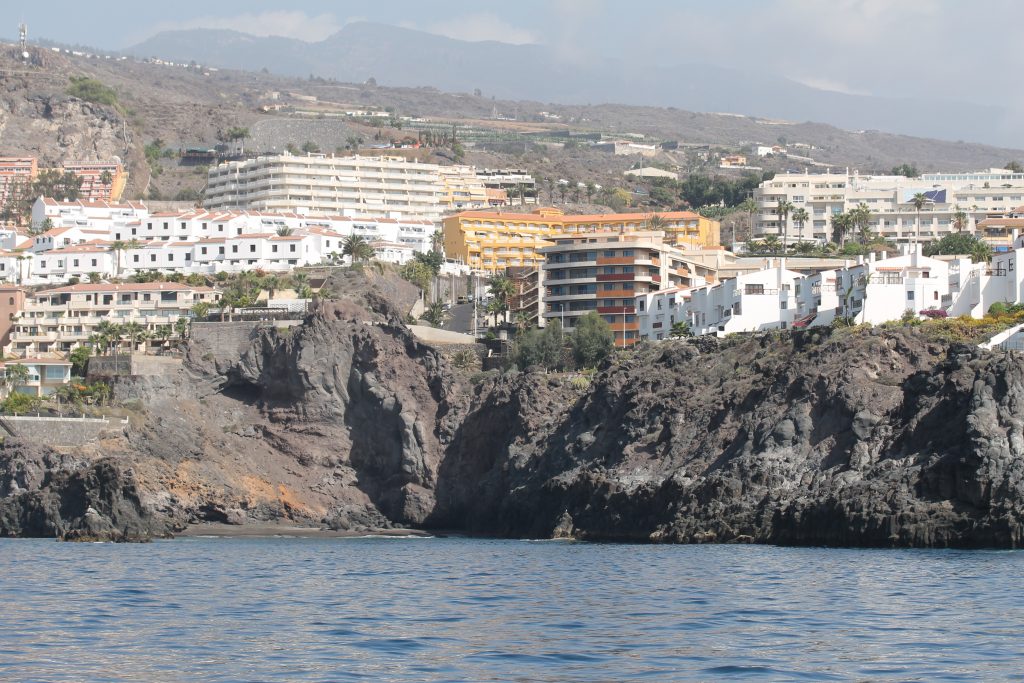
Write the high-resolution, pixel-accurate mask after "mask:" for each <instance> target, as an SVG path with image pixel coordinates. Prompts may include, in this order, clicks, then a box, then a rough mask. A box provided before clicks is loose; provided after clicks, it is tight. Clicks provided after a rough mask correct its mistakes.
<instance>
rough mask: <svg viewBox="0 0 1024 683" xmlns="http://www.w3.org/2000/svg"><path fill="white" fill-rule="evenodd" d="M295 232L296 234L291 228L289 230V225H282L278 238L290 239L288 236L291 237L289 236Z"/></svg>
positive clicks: (278, 229)
mask: <svg viewBox="0 0 1024 683" xmlns="http://www.w3.org/2000/svg"><path fill="white" fill-rule="evenodd" d="M293 232H294V230H292V229H291V228H289V227H288V226H287V225H282V226H279V227H278V228H277V236H278V237H288V236H289V235H291V234H292V233H293Z"/></svg>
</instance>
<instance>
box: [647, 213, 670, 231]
mask: <svg viewBox="0 0 1024 683" xmlns="http://www.w3.org/2000/svg"><path fill="white" fill-rule="evenodd" d="M644 222H645V223H646V224H647V229H648V230H659V231H664V230H665V228H667V227H668V221H667V220H665V217H664V216H662V215H661V214H660V213H651V214H648V216H647V218H646V219H645V220H644Z"/></svg>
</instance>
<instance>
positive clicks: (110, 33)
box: [0, 0, 1024, 106]
mask: <svg viewBox="0 0 1024 683" xmlns="http://www.w3.org/2000/svg"><path fill="white" fill-rule="evenodd" d="M0 18H2V20H0V35H6V36H14V35H15V34H16V30H17V29H16V26H17V24H18V22H19V21H26V22H27V23H28V24H29V34H30V38H31V37H36V38H39V37H44V38H50V39H53V40H57V41H61V42H67V43H78V44H85V45H95V46H97V47H102V48H109V49H116V48H121V47H126V46H128V45H132V44H134V43H137V42H139V41H141V40H143V39H144V38H146V37H148V36H150V35H152V34H153V33H156V32H158V31H161V30H165V29H174V28H194V27H207V28H232V29H237V30H239V31H245V32H248V33H253V34H258V35H271V34H272V35H284V36H289V37H293V38H300V39H303V40H308V41H316V40H322V39H323V38H325V37H327V36H328V35H330V34H331V33H333V32H335V31H337V30H338V29H340V28H341V27H342V26H344V25H345V24H346V23H349V22H353V21H360V20H369V21H376V22H382V23H388V24H398V25H402V26H407V27H410V28H417V29H421V30H425V31H430V32H433V33H439V34H443V35H447V36H451V37H454V38H461V39H469V40H487V39H490V40H502V41H505V42H514V43H545V44H548V45H552V46H554V47H556V48H558V50H559V51H560V52H561V54H563V55H564V56H565V57H566V58H568V59H580V60H587V59H591V58H594V57H613V58H621V59H624V60H629V61H638V62H642V63H655V64H660V65H666V66H671V65H674V64H683V63H687V62H704V63H710V64H717V65H722V66H730V67H736V68H741V69H746V70H752V71H768V72H772V73H776V74H779V75H782V76H787V77H789V78H792V79H794V80H797V81H800V82H802V83H806V84H808V85H814V86H817V87H822V88H827V89H830V90H839V91H843V92H851V93H867V94H877V95H890V96H893V95H894V96H914V95H927V96H929V97H932V98H941V99H951V100H973V101H975V102H979V103H987V104H1011V105H1017V106H1019V105H1021V104H1022V100H1024V94H1021V92H1022V91H1021V89H1020V88H1019V87H1017V86H1018V84H1019V82H1020V80H1019V78H1018V77H1019V75H1020V74H1021V73H1022V68H1024V51H1021V50H1020V48H1019V33H1020V30H1021V26H1022V25H1024V2H1022V1H1021V0H704V1H703V2H696V1H690V0H618V1H615V0H516V1H515V2H481V1H480V0H475V1H472V2H467V1H463V0H429V1H426V0H389V1H388V2H367V1H366V0H360V1H359V2H337V1H336V2H316V1H314V0H289V1H282V0H244V1H243V0H217V1H216V2H210V0H202V1H200V0H175V1H174V2H162V3H155V2H135V3H125V2H123V1H121V2H113V1H108V0H91V2H81V1H80V0H76V1H67V0H51V1H49V2H36V3H26V4H25V5H22V6H21V7H18V6H16V5H15V4H14V3H13V2H11V1H10V0H5V1H4V2H3V8H2V9H0Z"/></svg>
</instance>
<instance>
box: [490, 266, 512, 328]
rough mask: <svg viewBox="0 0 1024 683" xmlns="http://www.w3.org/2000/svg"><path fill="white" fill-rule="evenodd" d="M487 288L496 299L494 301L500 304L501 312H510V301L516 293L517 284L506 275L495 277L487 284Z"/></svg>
mask: <svg viewBox="0 0 1024 683" xmlns="http://www.w3.org/2000/svg"><path fill="white" fill-rule="evenodd" d="M487 288H488V291H489V292H490V294H491V296H493V297H494V301H495V302H497V303H498V304H500V306H501V310H502V311H508V305H509V299H510V298H511V296H512V295H513V294H515V293H516V285H515V283H514V282H512V280H510V279H509V278H507V277H505V276H504V275H495V276H494V277H492V278H491V280H490V282H488V283H487ZM495 321H497V318H495ZM495 324H497V322H495Z"/></svg>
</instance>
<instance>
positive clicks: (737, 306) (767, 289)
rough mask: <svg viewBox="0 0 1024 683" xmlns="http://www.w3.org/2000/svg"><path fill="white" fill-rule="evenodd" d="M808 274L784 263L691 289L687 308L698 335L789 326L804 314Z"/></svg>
mask: <svg viewBox="0 0 1024 683" xmlns="http://www.w3.org/2000/svg"><path fill="white" fill-rule="evenodd" d="M803 279H804V276H803V275H801V274H800V273H798V272H796V271H793V270H789V269H788V268H786V267H785V265H784V264H782V265H778V266H769V267H768V268H766V269H765V270H760V271H758V272H756V273H746V274H744V275H739V276H737V277H735V278H733V279H731V280H726V281H724V282H720V283H719V284H717V285H713V286H710V287H700V288H697V289H694V290H692V291H690V293H689V294H690V296H689V299H688V300H686V301H685V306H684V307H683V308H684V312H685V313H686V314H687V319H688V320H689V322H690V330H691V331H692V332H693V334H695V335H703V334H714V335H719V336H721V335H725V334H729V333H731V332H757V331H760V330H772V329H787V328H789V327H792V325H793V321H794V320H796V318H797V316H798V315H799V314H800V311H799V307H798V306H797V293H798V289H799V285H800V283H801V282H802V281H803Z"/></svg>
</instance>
